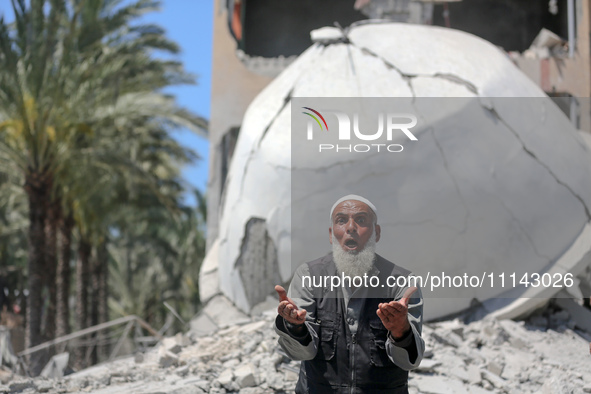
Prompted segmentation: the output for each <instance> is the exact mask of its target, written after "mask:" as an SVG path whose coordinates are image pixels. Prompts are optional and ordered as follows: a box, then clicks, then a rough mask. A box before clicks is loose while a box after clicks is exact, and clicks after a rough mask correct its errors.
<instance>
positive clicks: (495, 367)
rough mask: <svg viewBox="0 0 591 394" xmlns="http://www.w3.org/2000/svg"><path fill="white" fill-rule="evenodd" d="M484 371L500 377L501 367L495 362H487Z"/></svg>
mask: <svg viewBox="0 0 591 394" xmlns="http://www.w3.org/2000/svg"><path fill="white" fill-rule="evenodd" d="M486 369H488V370H489V371H490V372H492V373H494V374H495V375H497V376H501V374H502V373H503V365H501V364H500V363H498V362H496V361H491V362H489V363H488V365H487V366H486Z"/></svg>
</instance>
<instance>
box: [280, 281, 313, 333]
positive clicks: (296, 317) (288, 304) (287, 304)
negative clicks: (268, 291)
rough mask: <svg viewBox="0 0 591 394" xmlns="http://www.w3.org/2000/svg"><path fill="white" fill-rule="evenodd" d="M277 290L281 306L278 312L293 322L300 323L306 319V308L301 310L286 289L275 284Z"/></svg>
mask: <svg viewBox="0 0 591 394" xmlns="http://www.w3.org/2000/svg"><path fill="white" fill-rule="evenodd" d="M275 291H276V292H277V294H279V307H278V308H277V313H279V316H281V317H283V318H284V319H285V320H286V321H288V322H290V323H291V324H295V325H300V324H304V322H305V321H306V310H305V309H302V310H299V309H298V306H297V305H296V304H295V302H293V301H292V300H291V299H290V298H289V297H287V292H286V291H285V289H284V288H283V287H281V286H279V285H277V286H275Z"/></svg>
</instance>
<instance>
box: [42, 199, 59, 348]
mask: <svg viewBox="0 0 591 394" xmlns="http://www.w3.org/2000/svg"><path fill="white" fill-rule="evenodd" d="M60 211H61V210H60V202H59V200H57V198H54V199H51V201H50V202H49V203H48V206H47V220H46V221H45V245H46V247H45V253H46V254H45V276H44V279H45V286H46V288H47V294H48V295H49V297H48V298H49V300H48V301H49V302H48V305H47V314H46V315H45V335H44V339H45V340H46V341H49V340H51V339H54V338H55V313H56V312H55V309H56V304H57V298H56V297H57V292H56V268H57V233H58V222H59V219H60V217H61V212H60Z"/></svg>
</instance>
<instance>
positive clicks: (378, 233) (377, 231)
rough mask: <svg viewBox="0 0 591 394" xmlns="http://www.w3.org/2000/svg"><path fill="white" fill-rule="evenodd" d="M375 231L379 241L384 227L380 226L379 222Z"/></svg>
mask: <svg viewBox="0 0 591 394" xmlns="http://www.w3.org/2000/svg"><path fill="white" fill-rule="evenodd" d="M375 231H376V242H378V241H379V240H380V233H381V232H382V228H381V227H380V225H379V224H376V227H375Z"/></svg>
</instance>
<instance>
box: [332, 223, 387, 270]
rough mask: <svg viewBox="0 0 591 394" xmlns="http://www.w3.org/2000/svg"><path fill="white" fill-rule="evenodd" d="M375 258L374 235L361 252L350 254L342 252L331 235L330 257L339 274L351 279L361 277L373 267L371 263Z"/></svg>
mask: <svg viewBox="0 0 591 394" xmlns="http://www.w3.org/2000/svg"><path fill="white" fill-rule="evenodd" d="M375 256H376V233H375V231H374V232H373V233H372V235H371V237H370V239H369V240H368V241H367V243H366V244H365V247H364V248H363V250H362V251H360V252H357V253H354V252H353V253H352V252H348V251H346V250H344V249H343V248H342V247H341V245H340V244H339V242H338V241H337V240H336V238H335V236H334V233H333V235H332V257H333V259H334V263H335V265H336V266H337V271H338V273H339V274H344V275H346V276H350V277H351V278H353V277H354V276H359V277H363V274H366V273H368V272H369V270H370V269H371V268H372V267H373V261H374V259H375Z"/></svg>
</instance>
